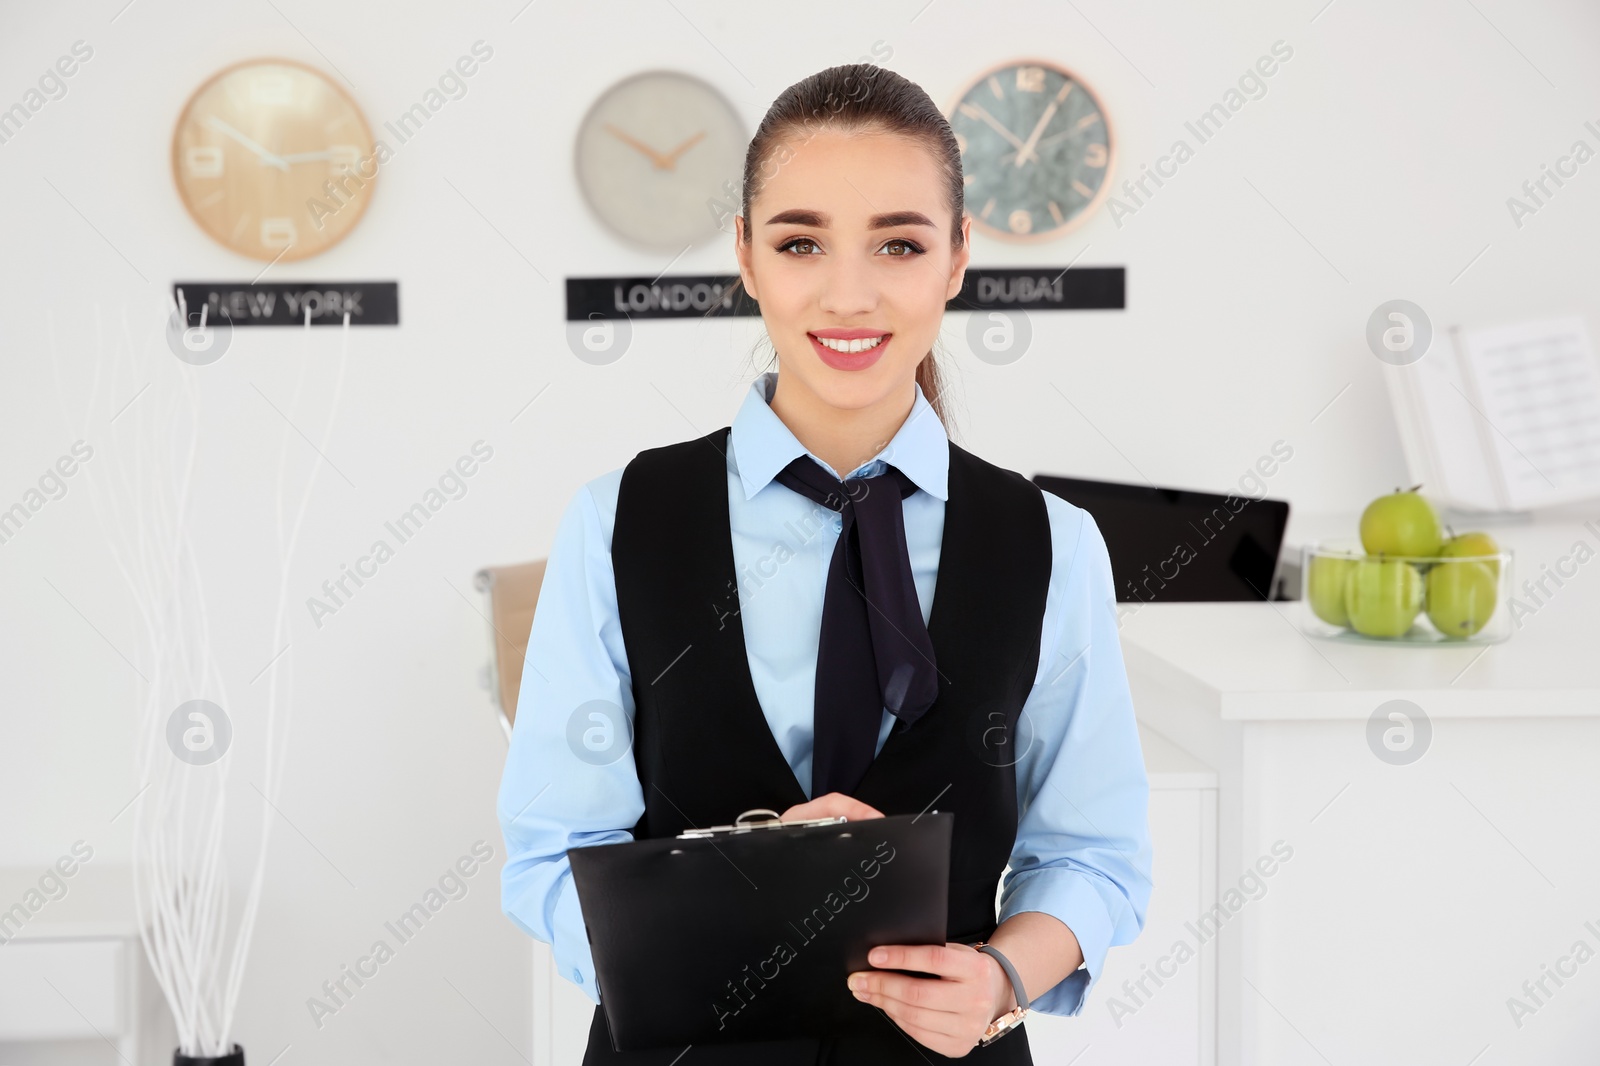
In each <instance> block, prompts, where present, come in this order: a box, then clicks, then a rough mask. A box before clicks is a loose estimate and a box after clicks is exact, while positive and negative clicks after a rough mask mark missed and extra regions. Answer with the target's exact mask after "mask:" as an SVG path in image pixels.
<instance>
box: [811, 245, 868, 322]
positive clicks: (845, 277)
mask: <svg viewBox="0 0 1600 1066" xmlns="http://www.w3.org/2000/svg"><path fill="white" fill-rule="evenodd" d="M820 303H821V307H822V310H824V311H827V312H828V313H829V314H830V315H833V316H835V317H836V318H838V319H839V320H840V321H849V320H850V319H851V318H853V317H857V316H860V315H865V314H868V313H870V312H872V311H874V310H875V309H876V308H877V306H878V288H877V281H876V279H875V278H874V276H873V270H872V263H871V262H870V261H868V260H863V259H862V258H860V257H859V256H853V255H843V254H836V255H834V256H832V257H831V258H830V259H829V260H828V263H827V271H826V278H825V280H824V281H823V283H822V293H821V298H820Z"/></svg>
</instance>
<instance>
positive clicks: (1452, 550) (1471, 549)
mask: <svg viewBox="0 0 1600 1066" xmlns="http://www.w3.org/2000/svg"><path fill="white" fill-rule="evenodd" d="M1499 554H1500V545H1499V544H1497V543H1495V539H1494V538H1493V537H1491V536H1489V534H1487V533H1461V534H1458V535H1457V536H1454V537H1450V538H1449V539H1447V540H1446V541H1445V542H1444V544H1443V546H1441V547H1440V548H1439V558H1441V559H1457V558H1461V557H1462V556H1472V555H1499ZM1479 561H1480V562H1481V563H1482V564H1483V565H1484V566H1487V567H1488V568H1489V572H1490V573H1492V574H1493V575H1494V576H1495V577H1497V578H1498V577H1499V576H1500V560H1499V559H1487V560H1479Z"/></svg>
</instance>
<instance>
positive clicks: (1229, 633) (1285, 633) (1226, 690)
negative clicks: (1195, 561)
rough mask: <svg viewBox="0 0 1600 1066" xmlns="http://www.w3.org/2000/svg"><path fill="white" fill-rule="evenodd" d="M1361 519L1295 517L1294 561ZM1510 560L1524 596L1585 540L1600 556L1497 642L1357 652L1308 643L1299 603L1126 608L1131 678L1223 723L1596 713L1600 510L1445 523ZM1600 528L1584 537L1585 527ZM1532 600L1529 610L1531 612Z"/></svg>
mask: <svg viewBox="0 0 1600 1066" xmlns="http://www.w3.org/2000/svg"><path fill="white" fill-rule="evenodd" d="M1357 517H1358V516H1356V515H1323V516H1318V515H1312V516H1298V515H1291V519H1290V523H1289V530H1288V534H1287V537H1286V544H1287V545H1288V546H1287V547H1286V548H1285V552H1286V555H1288V556H1289V557H1294V556H1295V555H1297V553H1298V547H1299V545H1300V544H1303V543H1311V542H1314V541H1316V540H1319V539H1327V538H1332V537H1351V536H1354V535H1355V531H1356V524H1357ZM1448 520H1449V522H1450V524H1451V525H1452V526H1453V527H1454V529H1455V531H1456V532H1457V533H1460V532H1465V531H1467V530H1469V529H1483V530H1486V531H1488V532H1490V533H1491V534H1493V535H1494V537H1495V538H1496V539H1497V540H1498V541H1499V542H1500V543H1501V545H1502V546H1503V547H1506V548H1510V549H1511V550H1512V551H1513V552H1514V553H1515V559H1514V562H1513V574H1514V579H1513V580H1514V586H1515V588H1516V592H1515V595H1517V596H1518V597H1520V598H1523V599H1525V600H1526V599H1527V594H1526V593H1524V592H1523V591H1522V583H1523V581H1524V580H1526V579H1530V578H1537V577H1538V576H1539V575H1540V574H1541V572H1542V570H1541V568H1542V567H1544V566H1549V565H1552V564H1554V563H1555V562H1556V560H1557V559H1559V558H1560V557H1562V556H1566V555H1571V554H1572V553H1573V549H1574V546H1575V544H1577V542H1579V541H1583V542H1585V543H1586V544H1587V545H1588V547H1589V549H1591V550H1592V551H1593V552H1594V553H1595V557H1594V558H1591V559H1589V560H1588V561H1586V562H1584V563H1581V564H1578V563H1576V561H1575V560H1574V562H1572V563H1569V564H1567V569H1569V570H1571V569H1573V568H1574V567H1576V574H1574V575H1573V576H1571V577H1563V578H1562V580H1563V581H1564V582H1565V584H1564V585H1563V586H1562V587H1560V588H1557V587H1556V586H1555V584H1554V583H1553V582H1551V583H1549V584H1548V585H1547V588H1548V589H1549V590H1551V593H1552V594H1551V595H1549V596H1548V597H1545V598H1544V603H1543V605H1542V606H1540V607H1538V609H1537V611H1536V613H1534V614H1533V615H1531V616H1528V617H1524V618H1523V619H1522V620H1521V625H1520V626H1519V627H1518V628H1516V629H1514V630H1513V632H1512V635H1511V637H1510V639H1509V640H1506V641H1504V642H1503V643H1500V644H1463V645H1459V646H1456V645H1450V646H1434V645H1414V644H1383V643H1377V642H1361V643H1356V642H1354V641H1351V640H1331V639H1320V638H1317V637H1312V636H1308V635H1306V634H1305V633H1303V632H1301V630H1300V629H1299V626H1298V619H1299V617H1300V614H1299V612H1303V611H1305V610H1306V609H1307V608H1306V605H1305V604H1304V603H1302V602H1299V601H1295V602H1274V603H1150V604H1142V605H1135V604H1126V605H1122V606H1123V609H1124V611H1125V612H1126V613H1125V615H1124V618H1123V622H1122V631H1121V636H1122V646H1123V655H1124V658H1125V660H1126V662H1127V665H1128V669H1129V671H1130V673H1131V672H1134V671H1141V672H1143V673H1144V674H1146V675H1147V676H1148V677H1150V678H1151V679H1152V680H1154V681H1157V682H1158V683H1160V684H1162V685H1165V686H1167V687H1169V688H1173V689H1175V690H1177V691H1179V692H1181V693H1183V694H1185V695H1187V696H1189V697H1190V698H1192V699H1195V700H1197V701H1198V702H1199V703H1200V704H1201V705H1203V706H1206V707H1209V708H1210V709H1212V710H1213V711H1215V712H1216V713H1217V714H1218V715H1219V716H1220V717H1222V718H1224V719H1278V720H1285V719H1287V720H1295V719H1316V718H1366V717H1367V716H1369V715H1370V714H1371V713H1372V709H1373V708H1374V707H1376V706H1377V705H1378V704H1379V703H1381V702H1382V701H1383V700H1386V699H1395V698H1403V699H1410V700H1413V701H1414V702H1416V703H1418V704H1419V705H1420V706H1422V707H1424V708H1425V709H1426V711H1427V713H1428V714H1429V715H1430V716H1434V717H1490V716H1494V717H1507V716H1511V717H1536V716H1580V715H1582V716H1592V715H1600V505H1595V506H1593V507H1591V508H1589V509H1588V513H1584V511H1583V510H1580V509H1573V510H1569V511H1566V512H1562V513H1559V514H1550V515H1546V516H1541V517H1540V519H1539V520H1537V521H1527V520H1522V521H1516V520H1512V521H1506V520H1499V521H1489V520H1484V519H1465V520H1463V519H1458V518H1455V517H1450V518H1449V519H1448ZM1586 520H1587V521H1589V522H1591V523H1592V524H1593V528H1590V527H1589V526H1586V525H1585V524H1584V523H1585V521H1586ZM1528 602H1530V603H1531V602H1532V601H1531V600H1530V601H1528Z"/></svg>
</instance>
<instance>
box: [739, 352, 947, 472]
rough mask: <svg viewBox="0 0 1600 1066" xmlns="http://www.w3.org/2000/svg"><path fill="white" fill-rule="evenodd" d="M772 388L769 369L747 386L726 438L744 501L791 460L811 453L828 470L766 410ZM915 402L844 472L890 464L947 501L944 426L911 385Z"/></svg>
mask: <svg viewBox="0 0 1600 1066" xmlns="http://www.w3.org/2000/svg"><path fill="white" fill-rule="evenodd" d="M777 384H778V372H777V371H775V370H769V371H767V372H766V373H764V374H762V375H761V376H760V377H759V378H757V379H756V380H755V381H753V382H751V384H750V391H749V392H748V393H746V394H745V398H744V403H742V404H741V405H740V407H739V413H738V414H737V415H736V416H734V419H733V427H732V433H731V434H730V436H729V441H728V452H729V462H730V464H731V465H733V466H734V467H735V469H736V470H737V472H738V474H739V480H740V481H741V482H742V483H743V484H744V498H745V499H747V500H748V499H750V498H751V497H752V496H754V495H755V494H756V493H758V492H760V491H761V490H762V489H763V488H765V487H766V486H767V483H768V482H770V481H771V480H772V479H773V477H775V476H776V475H777V473H778V471H780V470H782V469H783V468H784V467H786V466H788V465H789V464H790V463H791V462H793V461H794V459H795V458H796V457H797V456H801V455H811V457H812V458H813V459H816V461H817V462H818V463H819V464H821V466H822V468H823V469H824V470H829V469H830V468H829V466H828V464H827V463H825V462H823V461H822V460H821V459H818V458H817V457H816V456H815V455H813V454H812V453H811V452H810V451H808V450H807V449H806V447H805V445H803V444H801V443H800V440H799V438H797V437H796V436H795V435H794V433H793V432H791V431H790V429H789V427H788V426H786V425H784V422H783V419H781V418H779V417H778V416H777V415H776V414H775V413H774V412H773V410H772V407H771V401H772V393H773V390H774V389H775V388H776V387H777ZM912 387H913V388H915V389H916V392H917V395H916V399H915V400H913V401H912V404H911V413H910V414H908V415H907V416H906V420H905V421H904V422H902V423H901V424H900V428H899V429H898V430H896V431H895V435H894V436H893V437H892V438H890V440H889V443H888V444H887V445H886V446H885V447H884V448H883V450H882V451H880V452H878V454H877V455H875V456H873V458H872V459H871V460H869V461H868V462H867V463H863V464H862V466H861V467H857V468H856V470H854V471H849V472H848V473H847V474H846V476H849V475H850V474H855V473H857V472H862V473H863V474H864V476H868V477H871V476H873V475H875V474H879V473H882V470H881V468H878V469H870V470H865V471H862V467H868V466H872V465H873V464H876V463H878V461H879V460H882V462H884V463H892V464H894V466H895V467H896V468H897V469H898V470H900V471H901V472H902V473H904V474H905V475H906V476H907V477H909V478H910V479H911V480H912V481H913V482H914V483H915V484H916V486H917V487H918V488H919V489H921V490H922V491H924V492H926V493H928V494H929V495H930V496H936V497H938V498H939V499H941V500H943V499H946V498H947V491H946V490H947V485H948V475H949V472H950V438H949V436H948V435H947V434H946V433H945V430H944V423H943V422H941V421H939V415H938V414H937V412H935V411H934V410H933V405H932V404H930V403H929V402H928V399H927V397H926V396H924V395H923V393H922V386H921V385H920V384H916V383H913V386H912Z"/></svg>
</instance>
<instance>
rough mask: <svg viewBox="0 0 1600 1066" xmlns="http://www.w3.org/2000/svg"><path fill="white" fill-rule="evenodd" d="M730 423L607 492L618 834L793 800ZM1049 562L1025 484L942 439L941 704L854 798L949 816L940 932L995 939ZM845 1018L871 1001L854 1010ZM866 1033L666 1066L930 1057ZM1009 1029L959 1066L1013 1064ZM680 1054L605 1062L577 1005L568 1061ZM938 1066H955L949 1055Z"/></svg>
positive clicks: (651, 457) (602, 1037)
mask: <svg viewBox="0 0 1600 1066" xmlns="http://www.w3.org/2000/svg"><path fill="white" fill-rule="evenodd" d="M729 433H730V427H727V426H724V427H723V428H721V429H718V430H715V431H713V432H711V433H709V434H707V435H706V436H704V437H698V438H695V439H693V440H688V441H682V442H680V443H677V444H671V445H667V446H665V447H661V448H651V449H647V450H645V451H642V452H640V453H639V454H638V455H637V456H636V457H635V458H634V459H633V460H632V461H631V462H629V463H628V465H627V467H626V468H625V469H624V471H623V474H622V482H621V486H620V489H619V491H618V497H617V511H616V524H615V527H614V531H613V533H612V540H611V558H612V565H613V569H614V571H615V575H616V590H617V612H618V618H619V621H620V623H621V628H622V636H623V643H624V645H625V647H626V649H627V657H628V665H629V669H630V671H631V673H632V682H633V696H634V702H635V714H634V733H633V755H634V761H635V766H636V768H637V771H638V776H639V782H640V784H641V786H642V787H643V790H644V804H645V811H644V815H643V816H642V817H641V818H640V819H639V821H638V823H637V824H636V825H635V826H634V827H633V835H634V837H635V839H645V838H649V837H665V836H675V835H677V834H678V833H679V832H681V831H683V830H684V829H687V828H690V827H696V826H708V825H726V824H728V823H731V822H732V821H733V820H734V819H735V818H737V817H738V816H739V814H740V813H741V812H743V811H745V810H749V809H751V808H756V807H768V808H771V809H773V810H776V811H780V812H781V811H783V810H785V809H786V808H788V807H791V806H793V805H795V804H798V803H804V802H805V801H806V798H807V797H806V794H805V790H804V789H803V788H802V787H801V786H800V783H799V781H797V780H796V779H795V776H794V772H793V771H792V770H791V769H790V768H789V764H788V762H787V761H786V760H785V759H784V757H783V753H782V751H781V750H780V749H779V747H778V743H777V740H776V739H775V738H774V737H773V735H772V731H771V730H770V728H769V727H768V725H767V721H766V718H765V716H764V714H763V712H762V709H761V704H760V702H759V700H758V699H757V696H756V692H755V686H754V682H753V681H752V680H751V676H750V665H749V659H748V657H747V653H746V648H745V640H744V627H743V624H742V622H741V621H740V617H739V598H738V584H737V575H736V571H735V564H734V558H733V539H732V534H731V528H730V523H729V514H728V493H729V491H730V489H729V477H730V476H731V475H730V474H729V472H728V468H727V460H726V450H727V447H726V445H727V440H728V435H729ZM1050 569H1051V540H1050V524H1049V516H1048V514H1047V513H1046V511H1045V503H1044V496H1043V493H1042V491H1041V490H1040V489H1039V488H1038V487H1037V486H1035V485H1034V484H1033V483H1032V482H1030V481H1029V480H1028V479H1027V478H1025V477H1023V476H1022V475H1021V474H1018V473H1015V472H1013V471H1010V470H1006V469H1003V468H1001V467H998V466H994V465H993V464H991V463H988V462H985V461H984V460H982V459H979V458H978V457H977V456H975V455H973V454H971V453H970V452H968V451H966V450H965V449H963V448H961V447H959V446H957V445H956V444H955V443H954V442H953V441H952V442H950V470H949V492H948V500H947V503H946V506H945V525H944V534H943V543H942V547H941V548H940V557H939V571H938V577H937V580H936V582H935V589H934V597H933V608H932V611H931V614H930V616H929V620H928V633H929V637H930V638H931V640H932V643H933V648H934V656H935V659H936V661H937V663H938V668H939V695H938V698H937V699H936V700H935V701H934V703H933V705H932V706H931V707H930V708H929V709H928V711H927V712H926V713H925V714H924V715H923V716H922V718H921V719H920V720H919V721H918V722H917V724H916V725H914V726H911V727H909V728H908V727H906V726H905V725H904V723H901V722H899V721H896V723H895V726H894V728H893V730H892V731H891V732H890V734H889V736H888V738H887V739H886V740H885V741H884V744H883V748H882V750H881V751H880V752H879V753H878V755H877V758H876V759H874V760H873V762H872V764H871V765H870V766H869V767H868V769H867V772H866V776H865V777H863V778H862V781H861V784H860V785H859V786H858V787H857V788H856V789H855V792H854V793H853V795H854V796H855V797H856V798H857V799H860V800H861V801H863V802H865V803H868V804H871V805H872V806H873V807H876V808H877V809H878V810H880V811H882V812H883V813H884V814H886V815H891V814H917V813H920V812H922V811H925V810H929V809H933V810H940V811H952V812H954V814H955V822H954V827H953V835H952V839H951V851H950V886H949V920H948V928H947V939H948V940H951V941H961V942H967V943H971V942H973V941H976V940H980V939H987V938H988V937H989V936H990V934H992V933H993V932H994V929H995V924H996V923H995V919H996V917H997V913H996V909H995V898H996V893H997V891H998V888H999V878H1000V875H1001V873H1002V871H1003V870H1004V869H1005V866H1006V863H1007V861H1008V860H1009V859H1010V855H1011V849H1012V847H1013V845H1014V844H1015V842H1016V831H1017V782H1016V760H1017V757H1018V755H1019V754H1020V753H1019V752H1018V751H1016V743H1015V742H1017V741H1018V740H1020V741H1021V743H1023V744H1024V745H1025V744H1026V743H1027V742H1028V738H1029V730H1028V728H1027V727H1026V724H1024V725H1023V727H1022V729H1021V730H1020V735H1019V728H1018V718H1019V715H1020V713H1021V711H1022V705H1023V702H1024V701H1025V700H1026V699H1027V697H1028V693H1029V692H1030V690H1031V689H1032V687H1033V680H1034V677H1035V675H1036V673H1037V671H1038V665H1039V642H1040V637H1041V632H1042V624H1043V617H1044V607H1045V594H1046V591H1047V589H1048V585H1049V580H1050ZM863 1010H873V1011H876V1008H872V1007H868V1006H866V1005H863ZM882 1020H883V1021H884V1033H883V1036H884V1039H883V1040H882V1041H881V1042H879V1041H876V1040H872V1039H869V1038H864V1037H853V1036H841V1037H838V1038H830V1039H826V1040H787V1041H775V1042H767V1043H760V1044H755V1043H752V1044H744V1045H724V1046H721V1047H714V1046H710V1045H705V1046H697V1047H694V1048H692V1049H691V1050H690V1051H689V1052H688V1053H687V1054H685V1055H684V1056H683V1058H682V1059H681V1060H678V1061H679V1066H710V1064H713V1063H714V1064H718V1066H720V1064H723V1063H729V1064H732V1063H744V1062H755V1061H760V1062H761V1063H763V1064H765V1063H773V1064H787V1063H791V1062H792V1063H795V1064H799V1063H807V1064H810V1063H813V1062H820V1061H828V1062H831V1063H854V1062H857V1061H859V1062H862V1063H867V1062H871V1063H874V1064H880V1063H896V1062H900V1061H906V1062H911V1063H922V1062H924V1061H941V1060H942V1057H941V1056H939V1055H937V1054H935V1053H934V1052H932V1051H930V1050H928V1049H926V1048H923V1047H921V1046H920V1045H913V1044H912V1042H911V1041H910V1040H909V1038H908V1037H906V1035H905V1034H904V1033H901V1032H900V1031H899V1029H898V1027H896V1026H895V1025H894V1024H893V1023H892V1022H891V1021H889V1019H888V1017H887V1016H886V1015H883V1016H882ZM1025 1029H1026V1026H1025V1025H1024V1027H1023V1028H1022V1029H1019V1030H1018V1031H1015V1032H1013V1033H1011V1034H1009V1035H1007V1036H1006V1037H1004V1038H1003V1039H1001V1040H1000V1041H998V1042H997V1043H995V1044H993V1045H991V1046H989V1047H987V1048H976V1049H974V1050H973V1052H972V1053H970V1054H969V1055H968V1056H967V1057H966V1058H965V1059H963V1060H962V1061H972V1060H974V1059H976V1060H978V1061H980V1062H983V1063H995V1064H1000V1063H1004V1064H1007V1066H1010V1064H1017V1066H1026V1064H1029V1063H1031V1061H1032V1060H1031V1057H1030V1056H1029V1055H1028V1052H1027V1037H1026V1035H1025ZM682 1050H683V1049H682V1048H676V1049H662V1051H661V1052H660V1053H657V1052H631V1053H621V1054H619V1053H617V1052H615V1051H613V1050H612V1049H611V1042H610V1038H609V1036H608V1035H607V1034H606V1029H605V1021H604V1014H603V1011H602V1010H600V1009H599V1008H596V1010H595V1017H594V1019H593V1023H592V1025H591V1029H590V1039H589V1048H588V1052H587V1054H586V1055H585V1057H584V1063H585V1064H586V1066H587V1064H593V1063H600V1062H605V1063H629V1064H633V1063H638V1064H644V1063H656V1062H657V1061H658V1059H659V1062H660V1063H661V1064H662V1066H665V1064H666V1063H669V1062H672V1061H673V1059H674V1057H675V1056H676V1055H677V1054H678V1053H679V1052H681V1051H682ZM952 1061H953V1060H952Z"/></svg>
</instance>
